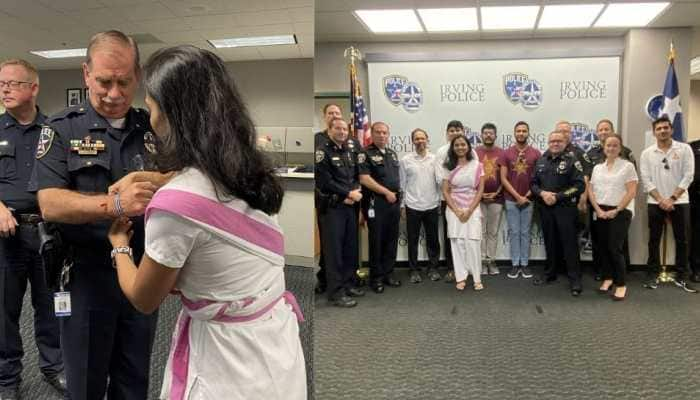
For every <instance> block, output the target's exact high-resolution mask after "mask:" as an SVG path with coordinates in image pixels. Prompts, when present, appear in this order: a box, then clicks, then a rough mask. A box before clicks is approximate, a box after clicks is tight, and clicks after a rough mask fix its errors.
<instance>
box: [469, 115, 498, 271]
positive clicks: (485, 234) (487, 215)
mask: <svg viewBox="0 0 700 400" xmlns="http://www.w3.org/2000/svg"><path fill="white" fill-rule="evenodd" d="M496 134H497V131H496V125H494V124H492V123H491V122H487V123H485V124H484V126H482V127H481V142H482V143H483V145H482V146H479V147H477V148H476V153H477V154H478V155H479V161H480V162H481V163H482V164H483V167H484V178H483V179H484V195H483V197H482V198H481V215H482V216H483V217H482V218H483V219H482V223H481V226H482V240H481V254H482V255H483V257H484V268H482V269H481V271H482V272H481V274H482V275H485V274H487V273H488V274H490V275H498V273H499V271H498V267H497V266H496V245H497V244H498V228H499V226H500V224H501V214H502V212H503V188H502V187H501V166H502V165H503V164H504V162H503V149H501V148H500V147H498V146H496Z"/></svg>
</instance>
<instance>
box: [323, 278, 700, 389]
mask: <svg viewBox="0 0 700 400" xmlns="http://www.w3.org/2000/svg"><path fill="white" fill-rule="evenodd" d="M503 272H505V269H503ZM397 276H398V277H399V278H401V279H402V281H403V282H404V285H403V287H400V288H386V291H385V293H384V294H381V295H378V294H374V293H372V292H368V294H367V295H366V296H365V297H363V298H360V299H358V300H359V305H358V306H357V307H355V308H353V309H338V308H334V307H330V306H328V305H327V304H326V301H325V298H320V297H319V298H317V304H316V318H315V338H316V344H315V369H316V382H315V385H316V398H317V399H318V400H342V399H373V400H381V399H391V400H394V399H402V400H414V399H415V400H419V399H420V400H425V399H461V400H462V399H499V400H500V399H518V400H526V399H538V400H541V399H635V400H636V399H698V398H700V379H698V378H699V376H700V348H699V345H698V337H699V336H698V335H699V332H700V295H697V294H687V293H684V292H682V291H681V290H680V289H678V288H676V287H674V286H663V287H659V289H657V290H655V291H651V290H649V289H645V288H643V287H642V286H641V280H642V277H643V275H642V274H641V273H634V274H631V275H630V277H629V278H630V279H629V281H630V282H629V285H628V298H627V299H626V300H625V301H623V302H621V303H617V302H613V301H612V300H610V298H609V297H608V296H603V295H600V294H598V293H597V292H596V291H595V288H597V287H598V286H597V285H598V282H594V281H593V280H592V279H590V278H588V277H586V279H585V280H584V292H583V294H582V296H581V297H580V298H573V297H572V296H571V295H570V294H569V291H568V285H567V284H566V283H565V281H564V279H563V277H560V280H559V283H557V284H554V285H551V286H546V287H535V286H533V285H532V280H531V279H530V280H524V279H522V278H519V279H517V280H511V279H508V278H506V277H505V274H504V273H502V274H501V275H499V276H490V277H485V278H484V279H483V281H484V283H485V286H486V289H485V290H484V291H483V292H474V290H473V289H471V285H469V286H468V288H467V290H466V291H465V292H463V293H459V292H457V291H456V290H455V289H454V286H453V284H446V283H443V282H442V281H440V282H430V281H428V282H425V281H424V282H423V283H421V284H410V283H408V279H407V278H408V277H407V272H406V271H405V270H402V271H399V272H398V274H397ZM470 282H471V279H470Z"/></svg>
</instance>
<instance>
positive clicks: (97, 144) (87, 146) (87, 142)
mask: <svg viewBox="0 0 700 400" xmlns="http://www.w3.org/2000/svg"><path fill="white" fill-rule="evenodd" d="M105 148H106V146H105V144H104V143H103V142H102V141H101V140H92V138H91V137H90V136H85V137H84V138H82V139H73V140H71V141H70V151H75V152H77V153H78V155H81V156H96V155H97V153H98V152H100V151H105Z"/></svg>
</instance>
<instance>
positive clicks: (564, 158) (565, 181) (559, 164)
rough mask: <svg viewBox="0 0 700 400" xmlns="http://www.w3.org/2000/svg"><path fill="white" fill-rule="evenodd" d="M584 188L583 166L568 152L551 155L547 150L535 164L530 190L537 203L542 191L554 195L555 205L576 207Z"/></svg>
mask: <svg viewBox="0 0 700 400" xmlns="http://www.w3.org/2000/svg"><path fill="white" fill-rule="evenodd" d="M584 188H585V183H584V180H583V166H582V165H581V162H580V161H578V160H577V159H576V157H575V156H574V155H573V154H571V153H570V152H566V151H564V152H562V153H559V154H557V155H553V154H552V153H550V152H549V150H547V151H546V152H545V153H544V154H543V155H542V157H540V159H539V160H537V163H535V173H534V175H533V177H532V185H531V190H532V193H533V194H534V195H535V196H537V199H538V200H539V201H542V200H541V197H540V193H542V191H543V190H544V191H548V192H553V193H556V195H557V203H556V204H564V205H566V204H569V205H576V203H577V201H578V197H579V196H580V194H581V193H582V192H583V190H584Z"/></svg>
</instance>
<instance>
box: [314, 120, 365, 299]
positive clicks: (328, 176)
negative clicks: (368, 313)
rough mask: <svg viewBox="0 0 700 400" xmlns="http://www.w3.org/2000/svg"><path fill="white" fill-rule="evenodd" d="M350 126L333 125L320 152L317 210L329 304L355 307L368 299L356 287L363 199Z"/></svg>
mask: <svg viewBox="0 0 700 400" xmlns="http://www.w3.org/2000/svg"><path fill="white" fill-rule="evenodd" d="M347 137H348V124H347V122H345V121H344V120H343V119H342V118H334V119H332V120H331V121H330V122H329V140H328V141H327V142H326V143H325V144H323V145H322V146H320V147H319V148H317V149H316V154H315V157H316V187H317V188H318V202H317V208H318V213H319V218H320V220H321V223H322V225H323V229H322V231H321V234H322V237H321V243H322V246H323V252H324V257H325V269H324V272H325V282H326V285H327V291H328V301H329V302H331V303H332V304H333V305H335V306H338V307H354V306H356V305H357V302H356V301H355V300H354V299H352V298H351V297H360V296H363V295H364V291H362V289H359V288H356V287H355V279H354V277H355V269H356V268H357V259H358V251H357V249H358V244H357V208H358V206H359V201H360V200H361V199H362V193H361V190H360V183H359V181H358V169H357V159H356V156H355V154H354V153H353V152H352V151H350V149H349V148H348V147H347Z"/></svg>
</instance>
